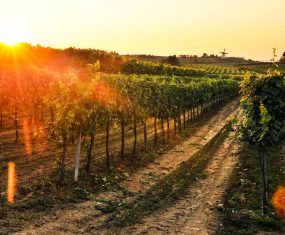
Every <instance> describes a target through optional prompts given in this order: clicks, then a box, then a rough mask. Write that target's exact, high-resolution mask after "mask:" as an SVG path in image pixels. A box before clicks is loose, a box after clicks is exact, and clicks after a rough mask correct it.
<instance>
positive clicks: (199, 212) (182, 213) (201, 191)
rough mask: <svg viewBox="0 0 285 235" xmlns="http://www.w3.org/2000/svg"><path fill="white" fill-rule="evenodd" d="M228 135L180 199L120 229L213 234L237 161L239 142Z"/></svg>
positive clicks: (146, 232)
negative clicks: (138, 221)
mask: <svg viewBox="0 0 285 235" xmlns="http://www.w3.org/2000/svg"><path fill="white" fill-rule="evenodd" d="M231 135H233V133H231ZM231 137H232V136H229V137H228V138H227V139H226V140H225V141H224V142H223V143H222V144H221V145H220V146H219V147H218V148H217V150H216V152H215V154H214V155H213V158H212V160H211V162H210V163H209V165H208V166H207V168H206V169H205V171H204V173H205V174H206V175H207V178H206V179H200V180H199V181H197V182H196V183H195V184H194V185H192V186H191V187H190V188H189V189H188V190H187V193H186V195H184V197H183V199H182V200H180V201H178V202H177V203H176V204H174V205H173V206H171V207H168V208H167V209H166V210H164V211H161V212H157V213H154V214H153V215H151V216H149V217H148V218H146V219H144V220H143V222H142V223H140V224H138V225H135V226H132V227H128V228H125V229H122V230H121V231H120V233H121V234H156V235H158V234H193V235H194V234H195V235H196V234H214V233H215V231H216V230H217V229H219V226H220V224H219V220H218V214H217V208H220V209H222V204H221V202H222V199H223V193H224V192H225V189H226V187H227V182H228V180H229V177H230V175H231V172H232V170H233V168H234V166H235V164H236V162H237V159H236V156H235V155H236V152H237V151H238V145H237V144H236V143H234V142H233V140H232V138H231Z"/></svg>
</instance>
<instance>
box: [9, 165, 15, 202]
mask: <svg viewBox="0 0 285 235" xmlns="http://www.w3.org/2000/svg"><path fill="white" fill-rule="evenodd" d="M15 192H16V166H15V163H14V162H9V163H8V183H7V201H8V203H10V204H13V203H14V201H15Z"/></svg>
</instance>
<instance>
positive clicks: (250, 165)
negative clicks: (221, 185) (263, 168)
mask: <svg viewBox="0 0 285 235" xmlns="http://www.w3.org/2000/svg"><path fill="white" fill-rule="evenodd" d="M257 155H258V153H257V150H256V148H254V146H252V145H250V144H248V143H246V144H245V145H244V147H243V149H241V151H240V152H239V155H238V159H239V163H238V166H237V167H236V168H235V169H234V172H233V175H232V177H231V180H230V182H229V185H228V187H227V190H226V193H225V198H224V205H225V206H224V207H225V210H224V211H222V212H221V219H222V223H223V226H222V227H223V229H222V230H221V231H219V232H218V234H257V233H258V231H274V232H277V231H279V232H281V233H282V232H283V233H284V231H282V228H284V222H282V221H281V220H280V219H278V218H277V216H276V215H275V213H274V209H273V207H272V206H269V213H268V214H267V215H264V214H263V213H262V211H261V210H260V204H261V197H260V187H261V186H262V181H261V177H260V169H258V168H257V167H256V166H257V165H258V164H259V162H260V159H258V158H257ZM282 159H283V155H282V153H280V150H275V151H274V150H273V151H272V152H271V154H270V155H269V156H268V162H269V164H268V167H269V168H268V170H269V173H270V174H269V175H270V177H269V179H268V180H269V186H270V187H269V194H270V195H272V194H273V193H274V191H275V190H276V188H277V187H278V186H279V185H282V184H283V183H284V180H285V171H284V166H283V165H282V164H280V162H281V161H282ZM280 168H281V169H280ZM280 230H281V231H280ZM274 232H273V233H274ZM283 233H282V234H283ZM274 234H275V233H274Z"/></svg>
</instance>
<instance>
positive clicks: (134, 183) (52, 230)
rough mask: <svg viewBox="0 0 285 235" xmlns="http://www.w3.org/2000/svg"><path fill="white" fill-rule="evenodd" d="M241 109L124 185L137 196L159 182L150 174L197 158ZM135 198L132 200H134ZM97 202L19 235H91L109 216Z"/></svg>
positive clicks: (229, 110)
mask: <svg viewBox="0 0 285 235" xmlns="http://www.w3.org/2000/svg"><path fill="white" fill-rule="evenodd" d="M237 107H238V100H235V101H232V102H230V103H228V104H227V105H225V106H224V107H223V108H221V109H220V111H219V112H218V113H217V114H216V115H214V116H213V117H212V118H210V119H209V121H208V122H207V123H204V124H203V125H202V126H200V127H198V128H196V129H195V130H193V134H192V136H191V137H189V138H188V139H187V140H185V141H184V142H182V143H181V144H179V145H177V146H176V147H175V148H174V149H173V150H171V151H169V152H168V153H166V154H164V155H162V156H161V157H159V158H158V159H156V160H155V162H153V163H150V164H148V165H147V166H146V167H144V168H142V169H141V170H139V171H137V172H136V173H134V174H133V175H131V176H130V177H129V178H128V179H127V180H125V181H124V182H122V183H121V184H122V186H123V187H125V188H127V189H128V190H129V191H132V192H134V196H136V194H139V193H142V192H145V191H146V190H147V189H149V188H150V187H151V186H153V185H154V184H155V183H156V181H155V180H149V175H150V173H151V174H155V175H156V177H157V178H161V177H164V176H165V175H167V174H169V173H171V172H172V171H174V170H175V169H176V168H177V167H179V165H180V164H182V163H183V162H184V161H186V160H188V159H189V158H191V156H193V155H194V154H195V153H196V152H197V151H198V150H199V149H200V148H201V147H202V146H204V145H205V144H207V143H208V142H209V141H210V140H211V139H212V138H213V137H214V136H215V135H216V134H217V133H219V132H220V131H221V129H223V127H224V126H225V124H226V123H227V122H228V121H229V120H230V118H231V115H232V114H234V113H235V112H236V110H237ZM118 197H122V196H121V195H118V194H117V193H114V192H110V193H102V194H101V195H99V196H98V198H97V199H99V198H112V199H113V198H118ZM132 199H133V198H128V200H132ZM95 205H96V202H94V201H87V202H83V203H80V204H76V205H70V206H69V208H67V209H64V210H63V211H61V210H58V211H54V213H53V214H52V215H48V216H44V217H42V218H41V219H39V221H37V224H34V225H33V226H30V225H28V224H27V226H26V227H27V229H26V230H22V232H19V233H16V234H90V233H86V232H84V231H86V230H85V229H84V228H87V227H88V230H89V231H90V229H92V228H94V229H95V228H96V227H97V226H98V224H100V223H101V222H103V221H104V220H105V219H106V218H107V217H108V216H109V215H106V214H103V213H102V212H101V211H99V210H96V209H95Z"/></svg>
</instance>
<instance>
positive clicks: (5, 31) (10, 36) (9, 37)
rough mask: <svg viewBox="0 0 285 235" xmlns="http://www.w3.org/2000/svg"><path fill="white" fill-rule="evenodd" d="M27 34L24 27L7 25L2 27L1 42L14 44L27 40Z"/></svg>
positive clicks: (0, 32) (0, 30) (0, 31)
mask: <svg viewBox="0 0 285 235" xmlns="http://www.w3.org/2000/svg"><path fill="white" fill-rule="evenodd" d="M27 41H28V40H27V35H26V34H25V31H24V29H23V28H22V27H19V26H15V25H13V26H6V27H1V29H0V42H3V43H5V44H7V45H9V46H14V45H16V44H18V43H20V42H27Z"/></svg>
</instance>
